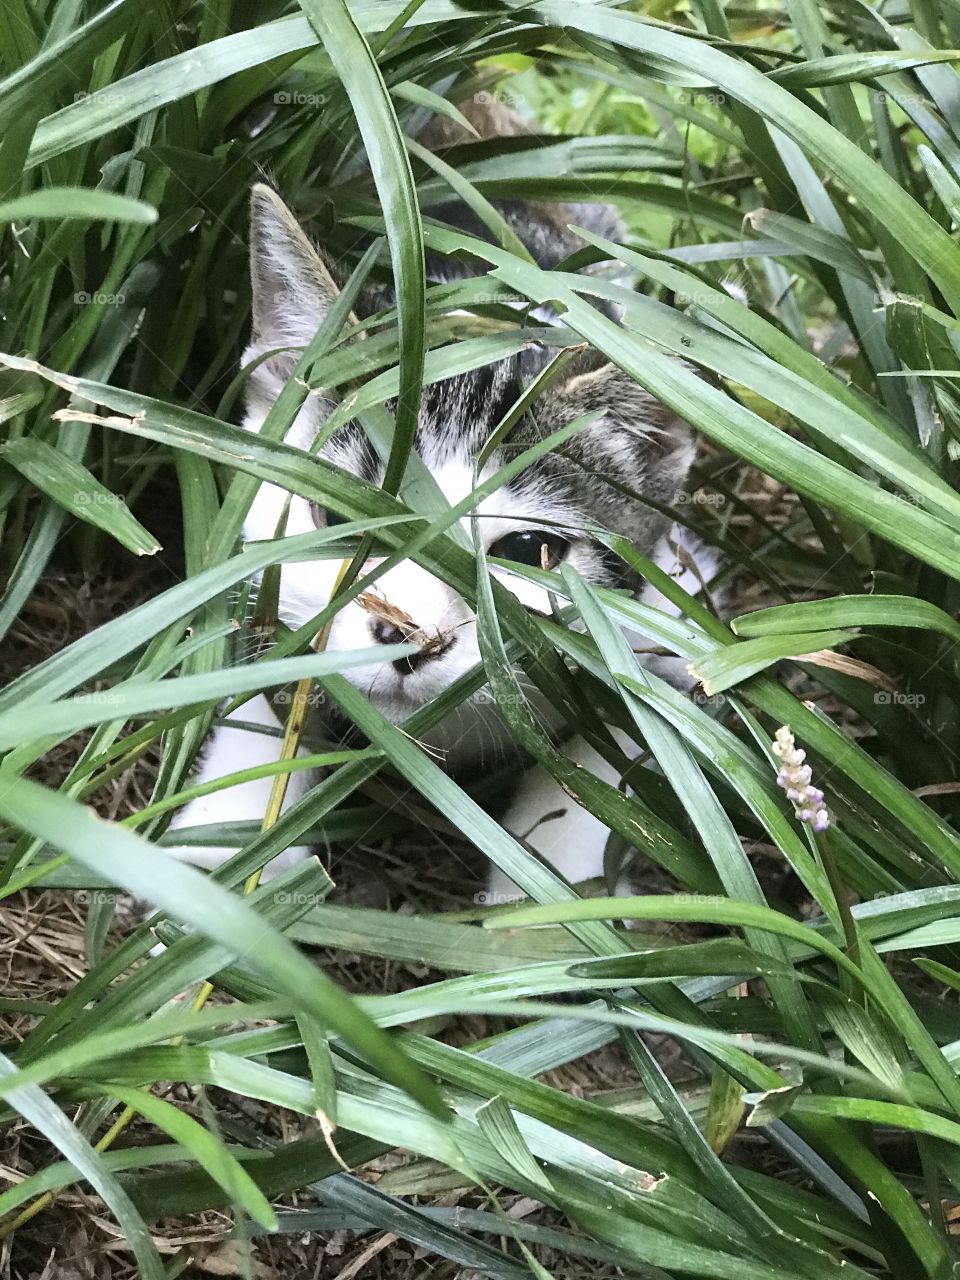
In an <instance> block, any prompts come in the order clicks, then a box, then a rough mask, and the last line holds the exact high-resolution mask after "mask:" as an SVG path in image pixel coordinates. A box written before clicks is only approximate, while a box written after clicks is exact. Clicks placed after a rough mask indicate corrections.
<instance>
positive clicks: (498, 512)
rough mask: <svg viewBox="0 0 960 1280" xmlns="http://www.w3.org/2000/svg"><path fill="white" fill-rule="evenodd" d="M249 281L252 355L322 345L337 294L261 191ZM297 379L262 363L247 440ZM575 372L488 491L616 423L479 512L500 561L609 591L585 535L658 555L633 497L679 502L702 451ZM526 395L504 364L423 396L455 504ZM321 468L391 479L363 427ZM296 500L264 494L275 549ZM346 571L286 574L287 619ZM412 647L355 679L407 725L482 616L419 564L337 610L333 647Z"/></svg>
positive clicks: (660, 415)
mask: <svg viewBox="0 0 960 1280" xmlns="http://www.w3.org/2000/svg"><path fill="white" fill-rule="evenodd" d="M252 275H253V289H254V334H253V342H252V344H251V347H250V349H249V350H248V352H247V359H253V358H255V357H256V356H258V355H260V354H262V353H263V352H264V351H266V350H271V349H273V348H276V347H279V346H283V345H285V344H290V343H293V344H298V345H301V346H302V345H303V344H304V343H306V342H307V341H309V340H310V339H311V338H312V337H313V334H314V332H315V331H316V328H317V326H318V325H319V323H320V322H321V320H322V318H323V315H324V313H325V311H326V309H327V308H328V307H329V305H330V303H331V301H332V299H333V297H334V296H335V290H336V286H335V284H334V283H333V281H332V279H331V277H330V274H329V272H328V270H327V268H326V266H325V265H324V264H323V262H322V260H321V259H320V258H319V257H318V255H317V254H316V253H315V251H314V250H313V249H312V247H311V246H310V244H309V242H308V241H307V240H306V239H305V237H304V236H303V233H302V232H301V231H300V229H299V227H298V226H297V224H296V222H295V221H294V219H293V218H292V215H290V214H289V212H288V211H287V210H286V209H285V208H284V206H283V205H282V204H281V203H280V202H279V200H278V199H277V197H276V196H275V195H274V194H273V193H272V192H270V191H268V190H267V189H266V188H263V187H258V188H255V191H254V204H253V223H252ZM291 367H292V360H291V358H290V357H277V358H272V359H268V360H266V361H264V362H263V363H262V364H261V365H260V366H259V367H258V369H257V370H256V372H255V373H254V375H253V376H252V378H251V379H250V383H249V389H248V400H247V417H246V426H247V427H248V428H249V429H251V430H258V429H259V427H260V425H261V424H262V422H263V419H264V417H265V415H266V413H267V411H268V409H269V407H270V405H271V403H272V402H273V400H274V399H275V398H276V396H277V394H278V393H279V390H280V388H281V387H282V385H283V382H284V380H285V378H286V376H287V375H288V373H289V370H290V368H291ZM573 369H574V371H573V372H572V373H571V375H570V376H568V377H567V379H566V380H565V381H563V382H561V383H559V384H555V385H554V386H553V388H551V389H550V391H549V392H547V393H546V394H545V395H544V396H542V397H541V398H540V399H539V400H538V401H537V402H536V404H535V405H534V406H533V409H532V412H531V413H530V414H528V415H526V416H525V417H524V419H522V420H521V422H520V423H518V425H517V427H516V428H515V429H514V431H513V432H512V433H511V436H510V437H509V438H508V440H507V442H505V444H504V447H503V449H502V450H500V451H498V452H496V453H494V454H493V455H492V456H491V458H490V459H489V460H488V461H487V462H486V463H485V465H484V469H483V470H482V472H481V473H480V475H479V477H478V478H479V480H483V479H485V478H486V477H487V476H488V475H491V474H493V473H494V472H495V471H497V470H498V469H499V468H500V467H501V466H502V465H503V463H504V462H505V461H507V460H508V459H509V458H510V457H514V456H516V452H517V451H518V450H519V449H523V448H525V447H529V446H530V445H531V444H533V443H534V442H535V441H537V440H539V439H542V438H544V436H546V435H549V434H551V433H552V432H554V431H556V430H558V429H559V428H560V427H562V426H564V425H566V424H567V423H568V422H571V421H573V420H574V419H575V418H579V417H581V416H583V415H585V414H590V413H592V412H594V411H596V410H600V409H603V410H605V411H606V412H605V413H604V415H603V417H602V418H600V419H599V420H597V421H596V422H595V423H594V424H593V425H591V426H589V427H587V428H586V429H585V430H584V431H582V432H581V433H580V434H579V435H577V436H575V437H574V439H573V440H572V441H571V442H570V444H569V445H568V446H566V448H565V450H564V452H563V454H562V455H560V454H556V453H553V454H549V455H547V456H545V457H544V458H542V459H541V460H539V461H538V462H537V463H535V464H534V465H533V466H532V467H531V468H529V469H528V470H527V471H525V472H524V473H523V474H522V475H520V476H519V477H517V478H516V479H515V480H514V481H513V482H512V483H510V484H508V485H506V486H504V487H503V488H501V489H499V490H498V491H497V492H496V493H494V494H492V495H491V496H489V497H487V498H485V499H483V500H482V501H481V502H480V503H479V504H478V506H477V507H476V513H477V516H478V517H479V529H480V532H481V536H482V538H483V542H484V546H485V548H486V550H487V551H488V552H489V554H490V555H491V556H496V557H500V558H502V559H505V560H514V561H519V562H520V563H526V564H531V565H535V566H538V567H540V566H546V567H549V568H555V567H557V566H558V565H559V564H560V563H561V562H563V563H567V564H570V565H571V566H573V567H574V568H575V569H576V570H577V571H578V572H579V573H581V574H582V575H583V576H584V577H586V578H588V579H590V580H591V581H594V582H599V583H610V582H612V581H614V580H615V576H616V569H615V567H614V566H613V565H611V563H610V559H609V557H608V556H606V555H605V553H604V549H603V548H602V547H601V546H600V545H599V544H598V543H597V542H595V541H594V540H592V539H591V538H590V537H589V536H588V534H587V533H586V530H587V528H588V527H589V526H590V525H595V524H600V525H602V526H604V527H606V528H608V529H611V530H613V531H615V532H618V533H621V534H624V535H626V536H628V537H630V538H631V539H632V540H633V541H634V543H636V544H637V545H638V546H639V547H640V548H641V549H642V550H645V551H646V550H650V549H651V548H652V547H653V545H654V543H655V542H656V540H657V539H658V538H659V537H660V536H661V534H662V533H663V532H664V530H665V527H666V525H667V523H668V522H667V521H666V520H665V519H664V518H663V517H662V516H660V515H659V514H658V513H657V512H656V511H655V510H654V509H653V508H652V507H650V506H649V505H647V504H645V503H644V502H643V500H642V499H641V498H637V497H631V496H630V494H631V491H632V492H633V493H641V494H649V495H650V496H652V497H653V498H654V499H655V500H656V501H657V502H658V503H661V504H665V505H669V504H670V503H672V502H673V501H674V499H675V497H676V494H677V492H678V490H679V488H680V486H681V485H682V483H683V480H684V478H685V475H686V471H687V468H688V466H689V462H690V458H691V455H692V441H691V438H690V433H689V430H688V429H687V428H686V427H685V426H684V425H683V424H681V423H679V422H678V420H677V419H676V418H674V417H672V415H670V414H669V413H668V412H667V411H666V410H664V409H663V408H662V406H660V405H658V404H656V403H655V402H654V401H652V400H651V398H650V397H649V396H648V395H647V394H646V393H645V392H644V391H643V390H642V389H641V388H639V387H638V386H637V385H636V384H635V383H633V382H632V381H630V380H629V379H627V378H626V377H625V376H624V375H622V374H620V373H619V371H617V370H615V369H614V368H613V367H612V366H610V365H605V364H603V363H602V362H601V361H600V360H598V359H597V358H596V357H592V356H591V355H590V354H589V353H587V355H586V356H585V357H584V358H583V359H582V360H580V361H579V363H577V364H576V365H574V366H573ZM519 388H520V382H519V380H518V370H517V366H516V364H515V363H514V362H513V361H501V362H498V363H495V364H492V365H490V366H487V367H486V368H483V369H479V370H476V371H474V372H471V373H467V374H463V375H460V376H458V377H455V378H451V379H448V380H446V381H444V382H441V383H437V384H434V385H432V386H428V387H426V388H425V389H424V393H423V397H422V401H421V408H420V414H419V421H418V431H417V439H416V447H417V452H418V454H419V456H420V458H421V459H422V461H423V462H424V464H425V465H426V467H427V468H428V469H429V471H430V472H431V474H432V476H433V477H434V480H435V481H436V483H437V485H438V486H439V488H440V490H441V491H442V492H443V494H444V496H445V498H446V499H447V501H448V502H450V503H451V504H452V503H456V502H459V501H460V500H461V499H463V498H465V497H466V496H467V495H468V494H469V493H470V492H471V491H472V490H473V488H474V485H475V479H474V476H475V470H476V460H477V457H478V454H479V452H480V450H481V449H482V448H483V446H484V444H485V442H486V441H487V439H488V438H489V437H490V435H491V433H492V431H493V430H494V428H495V427H496V426H497V424H498V423H499V422H500V420H501V419H502V417H503V415H504V414H505V413H506V411H507V410H508V409H509V408H510V407H511V406H512V405H513V404H514V402H515V401H516V399H517V396H518V394H519ZM331 407H332V406H331V404H330V403H329V402H326V403H325V402H324V401H322V400H321V399H320V398H318V397H315V396H311V397H309V398H308V400H307V403H306V404H305V405H304V407H303V409H302V410H301V412H300V414H299V416H298V418H297V420H296V422H295V423H294V425H293V427H292V428H291V430H290V432H289V433H288V436H287V440H288V442H289V443H291V444H295V445H297V446H299V447H300V448H303V449H308V448H309V447H310V446H311V444H312V443H313V440H314V438H315V436H316V434H317V432H318V430H319V429H320V427H321V426H322V425H323V422H324V420H325V418H326V416H327V414H328V413H329V411H330V409H331ZM322 456H323V457H325V458H326V459H327V460H329V461H330V462H332V463H334V464H336V465H337V466H340V467H343V468H344V469H345V470H347V471H349V472H351V473H352V474H354V475H357V476H360V477H361V478H363V479H364V480H367V481H368V482H370V483H372V484H377V483H379V481H380V479H381V477H382V466H381V464H380V462H379V459H378V457H377V454H376V452H375V451H374V449H373V448H372V446H371V445H370V443H369V442H368V440H367V437H366V435H365V433H364V432H363V430H362V428H361V427H359V426H358V425H356V424H351V425H349V426H347V427H344V428H341V429H340V430H338V431H337V432H335V433H334V435H333V436H332V438H331V439H330V440H329V441H328V442H327V444H326V445H325V446H324V448H323V451H322ZM286 500H287V494H286V493H285V492H284V491H283V490H280V489H278V488H277V487H276V486H273V485H266V484H265V485H262V486H261V488H260V490H259V492H258V494H257V496H256V498H255V500H254V503H253V505H252V507H251V510H250V514H249V517H248V519H247V522H246V524H245V528H244V534H245V537H246V538H247V539H249V540H254V539H264V538H270V537H273V536H274V535H275V532H276V529H277V527H278V523H279V521H280V518H281V513H282V510H283V507H284V504H285V502H286ZM337 519H338V517H337V516H336V514H335V513H333V512H324V511H317V510H315V509H313V508H312V507H311V504H309V503H308V502H306V501H305V500H304V499H302V498H299V497H297V496H293V498H292V499H291V500H290V507H289V514H288V517H287V523H286V531H287V533H288V534H296V533H304V532H308V531H309V530H311V529H313V528H316V527H317V526H318V525H321V526H322V525H323V524H325V523H328V522H336V520H337ZM468 531H469V530H468ZM339 568H340V565H339V562H338V561H333V560H325V561H311V562H308V563H301V564H288V565H285V566H284V568H283V571H282V577H281V591H280V613H281V616H282V617H283V619H284V621H286V622H287V623H289V624H290V625H292V626H299V625H301V624H302V623H304V622H306V621H307V620H308V619H310V618H311V617H313V616H314V615H315V614H316V613H317V612H319V610H320V609H321V608H322V607H323V606H324V605H325V604H326V603H327V602H328V601H329V599H330V596H331V593H332V591H333V587H334V583H335V580H336V577H337V573H338V571H339ZM492 572H493V573H495V574H497V575H498V576H499V577H500V578H501V579H502V581H503V582H504V585H506V586H507V587H508V589H509V590H511V591H512V592H513V593H514V594H515V595H516V596H517V597H518V598H519V600H520V601H521V603H523V604H524V605H525V606H527V607H529V608H531V609H535V610H538V611H542V612H548V611H549V602H548V599H547V595H546V592H544V591H543V590H541V589H540V588H538V587H536V586H534V585H532V584H530V583H527V582H524V581H522V580H521V579H520V578H518V577H517V576H515V575H513V574H510V573H508V572H506V571H504V570H500V569H497V568H496V567H493V568H492ZM403 640H409V641H412V642H413V643H416V644H418V645H419V646H420V652H419V653H418V654H415V655H413V657H412V658H407V659H401V660H399V661H397V662H389V661H385V662H382V663H379V664H377V665H375V666H373V667H365V668H358V669H355V670H353V671H351V672H349V673H347V674H348V678H349V679H350V680H351V681H352V683H354V684H355V685H356V686H357V687H358V688H360V689H361V690H362V691H363V692H365V693H367V694H368V696H369V697H370V698H371V700H372V701H373V702H374V704H375V706H376V707H377V708H378V709H379V710H380V712H381V713H382V714H383V715H385V716H386V717H387V718H388V719H389V720H391V721H393V722H394V723H396V722H399V721H402V720H404V719H405V718H406V717H407V716H409V715H410V714H411V713H412V712H413V711H414V710H416V708H417V707H419V706H421V705H423V704H424V703H425V702H429V701H430V700H431V699H433V698H434V697H436V696H437V695H438V694H439V693H441V692H442V691H443V690H444V689H445V688H447V686H448V685H450V684H451V683H452V682H453V681H454V680H455V679H457V677H459V676H461V675H463V674H464V673H465V672H467V671H469V670H470V669H471V667H473V666H474V665H475V664H476V663H477V662H478V661H479V658H480V654H479V650H478V645H477V634H476V626H475V622H474V617H473V613H472V611H471V609H470V608H469V606H468V605H467V604H466V602H465V601H464V600H463V599H462V598H461V597H460V596H459V595H458V594H457V593H456V592H455V591H453V590H452V589H451V588H450V587H448V586H447V585H446V584H445V583H443V582H441V581H439V580H438V579H436V578H434V577H433V576H432V575H430V574H429V573H427V572H426V571H425V570H423V569H421V568H420V567H419V566H418V565H416V564H414V563H413V562H404V563H402V564H400V565H398V566H396V567H394V568H391V569H390V570H388V571H387V572H386V573H385V574H383V576H381V577H380V578H379V579H378V581H377V584H376V588H375V590H374V591H372V592H370V593H368V594H367V596H366V597H363V598H361V599H360V600H358V601H353V602H351V603H349V604H348V605H346V606H345V607H344V608H343V609H341V610H340V612H339V613H338V614H337V615H336V618H335V620H334V622H333V625H332V629H331V632H330V637H329V640H328V648H329V649H330V650H333V651H337V650H355V649H358V648H370V647H372V646H375V645H377V644H378V643H383V644H396V643H398V642H402V641H403ZM489 705H490V700H489V697H488V696H486V697H485V696H484V694H483V693H481V694H480V695H478V696H477V698H476V699H475V701H474V704H473V707H474V710H475V712H476V715H477V717H478V718H479V719H478V723H477V724H476V725H473V726H471V724H470V721H469V716H468V717H467V718H466V719H465V718H464V716H462V715H461V717H460V719H459V730H458V732H459V733H460V734H465V735H466V736H467V737H468V738H469V736H470V734H471V731H472V730H477V729H479V728H480V727H481V726H480V723H479V722H480V721H481V720H483V719H484V718H485V717H486V712H485V711H484V708H489ZM478 745H479V744H478Z"/></svg>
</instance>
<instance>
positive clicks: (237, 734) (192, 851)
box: [164, 693, 310, 878]
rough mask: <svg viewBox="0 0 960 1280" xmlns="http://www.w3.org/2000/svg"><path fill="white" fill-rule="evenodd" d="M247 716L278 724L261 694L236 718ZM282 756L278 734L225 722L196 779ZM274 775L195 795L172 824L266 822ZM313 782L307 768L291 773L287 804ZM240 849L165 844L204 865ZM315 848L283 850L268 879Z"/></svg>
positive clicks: (251, 721)
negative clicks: (228, 724) (196, 796)
mask: <svg viewBox="0 0 960 1280" xmlns="http://www.w3.org/2000/svg"><path fill="white" fill-rule="evenodd" d="M228 719H236V720H242V721H246V722H247V723H248V724H259V725H263V726H265V727H266V728H271V729H276V727H277V718H276V716H275V715H274V714H273V710H272V709H271V707H270V703H269V702H268V701H267V699H266V698H265V697H264V696H263V694H262V693H258V694H257V695H256V697H254V698H251V699H250V701H249V702H246V703H244V705H243V706H242V707H239V708H238V709H237V711H236V712H235V713H234V715H233V716H232V717H228ZM279 755H280V739H279V738H276V737H274V736H273V735H272V734H266V733H256V732H253V731H251V730H249V729H232V728H228V727H227V726H226V725H222V726H219V727H217V728H216V729H214V730H213V732H212V733H211V734H210V737H209V739H208V741H207V746H206V750H205V752H204V755H203V759H202V760H201V762H200V767H199V770H198V772H197V776H196V777H195V778H194V782H195V783H198V784H202V783H206V782H212V781H213V780H214V779H215V778H224V777H226V776H227V774H230V773H238V772H239V771H240V770H241V769H254V768H256V766H257V765H260V764H269V763H271V762H272V761H274V760H277V759H278V758H279ZM273 781H274V779H273V778H272V777H269V778H259V779H257V781H255V782H242V783H240V784H239V785H238V786H234V787H228V788H226V789H224V790H221V791H213V792H211V793H210V795H208V796H200V797H199V799H197V800H192V801H191V802H190V803H189V804H188V805H187V806H186V808H185V809H182V810H181V811H180V812H179V813H178V814H177V815H176V816H175V817H174V819H173V821H172V822H171V824H170V829H171V830H172V831H175V830H176V829H177V828H178V827H193V826H204V825H206V824H208V823H209V824H211V825H214V826H215V825H216V824H217V823H219V822H250V821H255V822H260V821H261V820H262V819H263V815H264V813H265V812H266V809H267V802H268V801H269V799H270V791H271V789H272V787H273ZM309 786H310V782H309V772H308V771H307V770H302V771H301V772H299V773H291V774H290V777H289V778H288V780H287V794H286V802H285V804H286V805H289V804H293V803H294V802H295V801H297V800H299V799H300V797H301V796H303V795H305V794H306V792H307V790H308V788H309ZM236 852H237V851H236V849H235V848H230V847H229V846H226V845H220V846H214V847H199V846H193V845H177V846H164V853H168V854H170V856H171V857H174V858H179V859H180V860H181V861H183V862H192V863H194V864H195V865H196V866H199V867H218V866H219V865H220V863H221V862H226V860H227V859H228V858H230V857H232V855H233V854H234V853H236ZM309 853H310V850H309V849H308V848H306V847H294V848H290V849H286V850H285V851H284V852H283V853H281V854H279V855H278V856H277V857H276V858H274V860H273V861H272V862H271V863H270V864H269V866H268V867H266V868H265V870H264V878H269V876H271V875H275V874H276V873H277V872H278V871H282V870H284V869H285V868H286V867H290V866H293V864H294V863H296V862H299V861H301V859H303V858H306V857H307V856H308V855H309Z"/></svg>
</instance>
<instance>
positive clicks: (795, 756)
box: [773, 724, 831, 834]
mask: <svg viewBox="0 0 960 1280" xmlns="http://www.w3.org/2000/svg"><path fill="white" fill-rule="evenodd" d="M773 753H774V755H775V756H776V757H777V759H778V760H779V761H780V771H779V773H778V774H777V786H778V787H782V788H783V790H784V791H785V792H786V793H787V799H788V800H789V801H790V803H791V804H792V805H793V811H794V813H795V814H796V815H797V817H798V818H799V819H800V821H801V822H806V823H808V824H809V825H810V826H811V827H812V828H813V829H814V831H816V832H817V833H818V834H819V833H820V832H821V831H826V829H827V827H829V825H830V821H831V816H830V810H829V809H828V808H827V807H826V805H825V804H824V803H823V792H822V791H821V790H820V788H819V787H815V786H813V785H812V784H811V778H812V776H813V774H812V771H811V769H810V766H809V765H808V764H804V760H805V759H806V752H804V751H801V750H800V749H799V748H798V747H797V744H796V742H795V741H794V738H793V734H792V733H791V731H790V726H789V725H788V724H785V725H783V726H782V727H781V728H780V729H778V730H777V733H776V737H775V739H774V743H773Z"/></svg>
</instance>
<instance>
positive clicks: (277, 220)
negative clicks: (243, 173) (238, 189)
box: [246, 182, 338, 394]
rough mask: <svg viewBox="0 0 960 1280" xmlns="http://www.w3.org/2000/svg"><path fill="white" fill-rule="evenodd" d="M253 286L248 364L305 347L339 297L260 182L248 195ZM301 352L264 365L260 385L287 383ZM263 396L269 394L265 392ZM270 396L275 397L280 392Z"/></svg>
mask: <svg viewBox="0 0 960 1280" xmlns="http://www.w3.org/2000/svg"><path fill="white" fill-rule="evenodd" d="M250 280H251V285H252V288H253V332H252V334H251V345H250V348H249V349H248V351H247V356H246V360H248V361H249V360H250V359H253V358H255V357H256V356H259V355H262V354H263V353H264V352H265V351H270V350H273V349H274V348H276V347H304V346H306V344H307V343H308V342H310V340H311V339H312V338H313V336H314V334H315V333H316V331H317V329H318V328H319V327H320V325H321V323H322V322H323V319H324V317H325V316H326V315H327V313H328V312H329V310H330V307H331V306H332V305H333V302H334V300H335V299H336V297H337V293H338V289H337V286H336V283H335V282H334V279H333V277H332V276H331V274H330V272H329V270H328V268H327V266H326V264H325V263H324V261H323V259H322V258H321V257H320V255H319V254H318V253H317V251H316V250H315V249H314V247H313V245H312V244H311V243H310V241H309V240H308V239H307V237H306V235H305V234H304V232H303V229H302V228H301V226H300V224H299V223H298V222H297V220H296V218H295V217H294V216H293V214H292V213H291V212H290V210H289V209H288V208H287V206H286V205H285V204H284V203H283V201H282V200H281V199H280V197H279V196H278V195H277V193H276V192H275V191H272V190H271V189H270V187H268V186H265V185H264V184H263V183H260V182H258V183H257V184H256V186H255V187H254V188H253V190H252V192H251V193H250ZM299 355H300V352H299V351H284V352H282V353H280V354H278V355H276V356H271V357H270V358H269V359H268V360H266V361H264V362H263V364H262V365H261V366H260V369H259V370H258V371H257V372H255V373H254V375H253V376H254V378H257V373H260V377H261V381H262V380H263V379H264V378H267V379H269V380H270V382H271V383H274V382H279V383H280V384H281V385H282V384H283V382H285V381H286V379H287V377H288V376H289V374H290V371H291V370H292V368H293V366H294V365H295V364H296V362H297V359H298V358H299ZM264 389H265V390H266V389H267V388H264ZM270 390H272V391H273V393H274V394H276V391H277V390H279V388H278V387H271V388H270Z"/></svg>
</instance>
